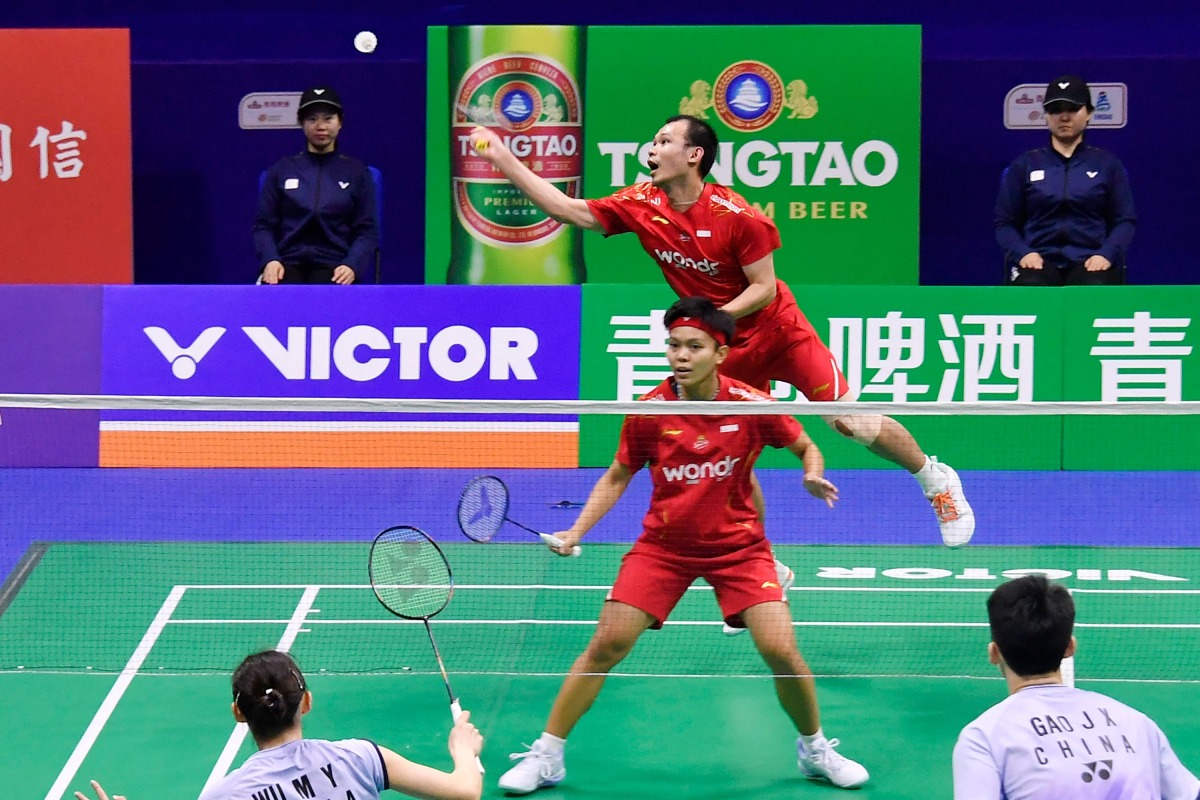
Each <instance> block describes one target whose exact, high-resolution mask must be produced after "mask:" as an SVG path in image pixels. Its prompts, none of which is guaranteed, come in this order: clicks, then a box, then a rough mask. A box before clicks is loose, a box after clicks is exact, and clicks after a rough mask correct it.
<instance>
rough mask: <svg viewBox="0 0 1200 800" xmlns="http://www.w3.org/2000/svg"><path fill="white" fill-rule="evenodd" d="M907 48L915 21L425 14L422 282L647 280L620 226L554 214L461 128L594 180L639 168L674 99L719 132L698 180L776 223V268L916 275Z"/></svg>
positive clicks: (894, 277) (915, 135)
mask: <svg viewBox="0 0 1200 800" xmlns="http://www.w3.org/2000/svg"><path fill="white" fill-rule="evenodd" d="M667 54H669V57H667ZM920 64H921V34H920V28H918V27H916V26H771V27H752V26H736V27H607V26H596V27H588V28H582V27H561V26H470V27H461V28H446V27H431V28H430V29H429V87H428V89H429V91H428V95H427V97H428V123H427V124H428V139H427V165H428V168H427V170H426V176H427V178H426V181H427V183H426V201H427V202H426V252H425V256H426V262H425V264H426V269H425V274H426V282H427V283H446V282H450V283H580V282H584V281H586V282H589V283H655V282H658V281H660V280H661V277H660V276H659V271H658V269H656V268H655V265H654V262H653V261H652V260H651V259H650V256H648V255H646V254H645V253H644V252H643V251H642V250H641V247H640V246H639V244H638V242H637V240H636V238H635V237H633V236H632V235H627V236H617V237H613V238H612V239H605V238H604V237H602V236H599V235H596V234H591V233H584V234H580V232H579V231H577V230H570V229H564V228H562V227H561V226H559V225H558V224H557V223H555V222H554V221H553V220H550V219H547V218H546V217H545V215H543V214H541V212H539V211H538V210H537V209H536V208H533V207H532V206H531V205H530V204H529V203H528V201H527V200H526V199H525V198H524V196H523V195H522V194H521V193H520V192H518V191H516V190H515V189H514V188H513V187H512V186H511V184H508V183H507V182H506V181H504V180H503V178H502V177H501V176H499V175H498V173H496V172H495V171H494V170H492V168H491V167H490V165H489V164H487V162H485V161H484V160H483V159H481V158H478V157H476V156H474V155H473V154H472V153H471V152H470V148H469V147H468V146H467V142H466V139H467V135H468V134H469V132H470V129H471V127H472V126H473V125H475V124H479V123H482V124H488V125H491V126H493V127H494V128H496V129H497V131H498V132H499V133H500V135H501V136H502V137H506V138H507V139H508V141H509V142H510V146H511V147H512V148H513V150H514V152H517V153H518V155H520V156H521V157H522V158H523V159H524V160H525V162H526V163H527V164H529V166H530V167H531V168H533V169H534V170H535V171H537V172H539V173H540V174H542V175H544V176H545V177H546V178H547V179H549V180H551V181H552V182H554V183H555V184H556V185H558V186H559V187H560V188H561V189H563V190H564V191H566V192H568V193H569V194H572V195H574V196H582V197H600V196H604V195H608V194H611V193H612V192H614V191H616V190H617V189H620V188H622V187H624V186H627V185H630V184H633V183H637V182H640V181H646V180H649V174H648V168H647V166H646V156H647V150H648V143H649V141H650V139H651V138H652V137H653V135H654V133H655V132H656V131H657V130H658V128H659V127H660V126H661V124H662V122H663V120H665V119H666V118H667V117H669V116H671V115H674V114H679V113H684V114H692V115H695V116H698V117H700V118H702V119H705V120H707V121H708V122H709V123H710V124H712V125H713V127H714V129H715V130H716V132H717V135H718V137H719V138H720V141H721V145H720V148H719V150H718V153H717V161H716V164H715V166H714V167H713V170H712V176H711V177H712V179H714V180H716V181H718V182H720V183H723V184H725V185H727V186H730V187H732V188H733V189H734V190H735V191H737V192H739V193H740V194H742V195H743V196H745V197H746V199H747V200H749V201H750V202H751V203H753V204H755V205H756V206H757V207H758V208H759V209H761V210H762V211H763V212H764V213H766V214H767V215H769V216H770V217H772V218H773V219H774V220H775V223H776V225H778V227H779V230H780V234H781V236H782V239H783V248H782V250H780V251H779V252H778V253H777V254H776V258H775V267H776V271H777V273H778V274H779V276H780V277H781V278H783V279H784V280H787V281H789V282H790V283H794V284H805V283H807V284H842V285H845V284H901V285H903V284H909V285H912V284H916V283H917V258H918V240H917V233H918V214H919V158H920V87H921V66H920ZM651 66H652V69H651Z"/></svg>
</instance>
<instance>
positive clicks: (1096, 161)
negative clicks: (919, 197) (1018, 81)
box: [996, 75, 1137, 286]
mask: <svg viewBox="0 0 1200 800" xmlns="http://www.w3.org/2000/svg"><path fill="white" fill-rule="evenodd" d="M1043 98H1044V99H1043V101H1042V108H1043V109H1044V111H1045V116H1046V124H1047V126H1048V127H1049V129H1050V143H1049V145H1048V146H1046V147H1041V148H1038V149H1036V150H1030V151H1029V152H1027V153H1024V154H1023V155H1021V156H1019V157H1018V158H1017V159H1016V161H1014V162H1013V163H1012V164H1011V165H1010V166H1009V167H1008V169H1007V170H1005V171H1004V176H1003V177H1002V178H1001V181H1000V196H999V197H998V198H997V199H996V241H998V242H999V243H1000V248H1001V250H1003V251H1004V259H1005V268H1006V270H1007V282H1008V283H1010V284H1014V285H1020V286H1066V285H1079V284H1119V283H1124V281H1125V252H1126V250H1127V249H1128V248H1129V242H1130V240H1131V239H1132V238H1133V230H1134V225H1135V223H1136V220H1137V217H1136V215H1135V213H1134V209H1133V194H1132V193H1131V192H1130V190H1129V178H1128V176H1127V175H1126V173H1125V167H1124V166H1123V165H1122V164H1121V161H1120V160H1119V159H1118V158H1117V157H1116V156H1114V155H1113V154H1112V153H1109V152H1108V151H1106V150H1101V149H1100V148H1098V147H1093V146H1091V145H1090V144H1087V143H1086V142H1085V141H1084V132H1085V131H1086V130H1087V125H1088V122H1089V121H1090V120H1091V118H1092V111H1093V110H1094V107H1093V105H1092V95H1091V90H1090V89H1089V88H1088V85H1087V84H1086V83H1085V82H1084V81H1083V79H1082V78H1080V77H1078V76H1076V75H1064V76H1062V77H1061V78H1058V79H1057V80H1055V81H1052V82H1051V83H1050V85H1049V86H1047V87H1046V93H1045V95H1044V96H1043Z"/></svg>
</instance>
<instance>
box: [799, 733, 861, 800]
mask: <svg viewBox="0 0 1200 800" xmlns="http://www.w3.org/2000/svg"><path fill="white" fill-rule="evenodd" d="M838 744H840V742H839V741H838V740H837V739H825V738H824V737H822V739H821V740H820V742H819V743H814V745H813V747H812V748H811V749H810V748H806V747H805V746H804V742H802V741H801V740H800V739H797V740H796V763H797V764H799V765H800V774H802V775H803V776H804V777H806V778H808V779H809V780H812V781H825V782H826V783H832V784H833V785H834V786H837V787H839V788H842V789H857V788H858V787H860V786H862V785H863V784H864V783H866V782H867V780H868V779H869V778H870V777H871V774H870V773H869V772H867V768H866V767H864V766H863V765H862V764H859V763H858V762H857V761H851V760H850V759H848V758H846V757H845V756H843V755H839V754H838V752H837V750H835V749H834V748H835V747H837V746H838Z"/></svg>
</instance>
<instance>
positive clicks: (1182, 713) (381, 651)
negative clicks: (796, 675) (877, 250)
mask: <svg viewBox="0 0 1200 800" xmlns="http://www.w3.org/2000/svg"><path fill="white" fill-rule="evenodd" d="M367 547H368V545H365V544H364V545H357V544H344V545H329V544H325V545H309V544H298V543H288V544H282V545H281V544H278V543H275V544H266V543H264V544H253V545H247V544H238V545H229V544H212V545H163V544H142V545H111V544H107V545H91V544H73V545H53V546H49V547H46V548H44V549H42V550H40V551H39V552H38V553H37V554H36V555H37V557H38V558H37V561H36V563H32V562H31V563H30V566H31V567H32V568H31V569H30V571H29V572H28V575H27V577H26V579H25V580H24V582H23V584H22V585H21V586H20V590H19V592H17V594H16V595H15V597H14V598H13V599H12V602H11V603H10V605H9V606H8V607H7V609H5V610H4V613H3V615H2V616H0V670H2V671H0V692H2V695H0V696H3V697H4V698H5V701H4V703H3V704H2V705H0V725H2V726H3V730H5V731H7V732H8V733H7V736H6V742H7V744H8V746H7V747H4V748H0V770H2V774H4V775H5V776H6V781H5V785H6V790H5V794H4V796H11V797H14V798H35V799H37V798H55V800H58V798H60V797H63V796H67V797H69V796H70V791H69V790H71V789H75V788H83V787H84V786H85V785H86V779H87V778H89V777H93V776H96V777H100V778H102V779H103V780H104V781H105V782H106V784H108V785H109V786H110V788H112V789H116V790H118V791H121V792H123V793H125V794H127V795H128V796H129V797H130V798H131V800H146V798H155V800H164V799H166V798H192V797H195V796H196V795H197V794H198V793H199V791H200V789H201V787H202V786H203V785H204V783H205V781H206V780H207V779H208V777H209V776H210V774H211V773H213V771H214V768H217V769H218V771H220V770H222V769H224V768H225V766H226V765H229V764H232V765H233V766H236V765H237V764H239V763H240V762H241V761H242V760H243V759H244V758H245V757H246V755H248V754H249V753H250V752H251V748H252V745H251V744H250V743H249V742H248V741H240V740H238V739H237V738H233V739H231V735H232V734H233V733H234V725H233V720H232V717H231V716H230V713H229V702H230V696H229V689H228V674H229V671H230V670H231V669H232V667H233V666H234V665H236V663H237V662H238V661H239V660H240V659H241V657H242V656H244V655H245V654H247V653H249V652H251V651H253V650H255V649H262V648H267V647H276V646H284V647H287V648H289V649H291V650H292V651H293V652H294V653H295V654H296V656H297V658H298V659H299V661H300V663H301V665H302V666H303V667H304V669H305V670H306V672H307V673H308V675H309V678H310V684H311V687H312V689H313V691H314V694H315V696H316V703H315V710H314V712H313V714H312V715H311V717H310V718H309V719H308V720H307V722H306V733H308V734H309V735H311V736H319V737H326V738H343V737H349V736H365V737H369V738H372V739H375V740H376V741H378V742H380V743H381V744H384V745H387V746H390V747H392V748H393V749H395V750H397V751H398V752H400V753H401V754H403V755H406V756H409V757H411V758H415V759H418V760H422V761H427V762H430V763H433V764H435V765H440V766H448V764H449V760H448V757H447V756H446V754H445V746H444V740H445V735H446V732H447V731H448V728H449V712H448V710H447V708H446V702H445V693H444V690H443V689H442V686H441V681H440V679H439V678H438V677H437V676H436V674H434V672H433V663H432V658H431V656H430V654H429V646H428V642H427V641H426V639H425V634H424V631H423V629H422V628H421V626H420V624H419V623H417V624H413V623H408V622H405V621H401V620H397V619H395V618H392V617H390V616H389V615H388V614H387V613H386V612H385V611H384V610H383V609H382V608H381V607H380V606H379V605H378V604H377V603H376V602H375V600H374V598H373V596H372V594H371V592H370V589H369V588H368V587H367V581H366V576H365V563H366V554H367ZM624 549H625V548H624V547H622V546H618V545H599V546H594V547H591V548H589V549H588V551H587V552H586V553H585V556H584V557H583V558H580V559H557V558H553V557H549V556H548V555H547V554H546V552H545V550H544V549H542V548H541V547H539V546H537V545H529V546H525V545H469V544H454V545H450V546H448V547H447V553H448V556H449V558H450V560H451V563H452V565H453V566H454V568H455V573H456V580H457V583H458V589H457V590H456V593H455V596H454V599H453V601H452V602H451V605H450V607H449V608H448V609H447V610H446V612H444V613H443V614H442V615H441V616H440V617H438V618H437V619H436V620H435V621H434V623H433V624H434V628H435V632H436V635H437V637H438V641H439V644H440V645H441V647H442V650H443V655H444V656H445V658H446V661H447V666H448V667H449V669H450V670H451V672H452V673H454V674H453V675H452V678H453V681H454V688H455V690H456V692H457V693H458V694H459V695H460V696H461V698H462V701H463V705H464V706H465V707H466V708H468V709H470V710H471V711H472V712H473V715H474V718H475V720H476V722H477V724H478V725H479V726H480V728H481V729H482V730H483V731H484V734H485V736H486V737H487V742H488V744H487V748H486V751H485V754H484V758H483V760H484V763H485V765H486V766H487V768H488V771H489V775H488V778H487V781H488V783H487V786H488V789H487V792H486V793H487V794H489V795H492V796H498V794H499V793H498V792H497V791H496V790H495V788H494V781H495V778H496V777H498V776H499V774H500V773H501V772H502V771H503V770H504V769H505V768H506V765H507V764H508V754H509V753H510V752H518V751H519V750H521V749H522V748H521V744H522V742H529V741H531V740H532V739H533V738H534V737H536V736H537V734H538V733H539V732H540V730H541V726H542V723H543V721H544V717H545V714H546V712H547V711H548V709H549V705H550V701H551V699H552V698H553V695H554V692H555V691H556V689H557V686H558V683H559V681H560V680H561V675H562V673H563V672H565V670H566V669H567V667H568V666H569V665H570V663H571V661H572V660H573V658H574V656H575V655H576V654H577V652H578V650H579V649H580V648H581V647H582V646H583V644H584V643H585V642H586V640H587V638H588V636H589V635H590V633H591V628H592V622H593V621H594V620H595V618H596V614H597V613H598V609H599V606H600V604H601V603H602V601H603V598H604V592H605V590H606V588H607V584H608V583H609V582H610V581H611V579H612V576H613V575H614V574H615V572H616V567H617V564H618V562H619V558H620V556H621V554H622V553H623V552H624ZM777 554H778V555H779V556H780V558H782V559H783V560H785V561H787V562H788V563H790V564H791V565H792V566H793V568H795V569H796V572H797V575H798V581H797V585H796V587H795V588H794V589H793V591H792V593H791V604H792V613H793V617H794V618H795V620H796V623H797V628H796V630H797V634H798V637H799V639H800V643H801V648H802V650H803V651H804V652H805V655H806V656H807V658H808V660H809V662H810V663H811V664H812V666H813V668H814V670H815V671H816V672H817V673H818V674H819V675H821V676H823V677H821V678H819V681H818V686H819V691H820V695H821V701H822V713H823V717H824V724H825V729H826V731H827V733H829V734H830V735H831V736H836V737H838V738H840V739H841V740H842V742H843V745H842V748H841V749H842V751H843V752H844V753H845V754H846V755H848V756H851V757H853V758H855V759H857V760H860V761H862V762H863V763H864V764H865V765H866V766H867V767H868V768H869V769H870V770H871V772H872V776H873V777H872V781H871V783H870V784H868V787H867V788H866V789H865V790H864V791H863V792H861V793H860V794H859V796H863V797H878V798H914V800H915V798H936V797H949V796H950V767H949V759H950V752H951V749H952V747H953V743H954V740H955V737H956V736H957V733H958V731H959V729H960V728H961V727H962V726H963V725H964V724H965V723H966V722H968V721H970V719H972V718H973V717H974V716H975V715H977V714H978V713H980V712H981V711H983V710H984V709H985V708H987V707H988V706H989V705H991V704H992V703H994V702H996V701H998V700H999V699H1001V697H1002V696H1003V692H1004V687H1003V684H1002V682H1000V681H999V679H998V678H996V677H995V673H994V671H993V669H992V668H991V667H990V666H988V665H987V663H986V661H985V660H984V648H985V646H986V643H987V640H988V637H987V630H986V625H985V622H984V605H983V604H984V600H985V598H986V596H987V592H989V591H990V590H991V589H992V588H994V586H995V585H997V584H998V583H999V582H1000V581H1001V580H1003V579H1004V577H1005V573H1006V572H1008V573H1009V575H1010V576H1011V575H1013V574H1016V572H1014V571H1019V570H1031V569H1037V570H1054V571H1055V572H1053V573H1052V574H1054V575H1055V576H1056V577H1057V578H1059V579H1061V580H1062V581H1063V582H1064V583H1066V584H1067V585H1068V586H1070V587H1071V588H1072V590H1073V591H1074V593H1075V596H1076V599H1077V602H1078V605H1079V622H1080V626H1079V629H1078V630H1077V636H1078V638H1079V641H1080V654H1079V656H1078V658H1077V659H1076V660H1075V663H1074V668H1075V671H1076V673H1077V676H1078V683H1079V685H1081V686H1084V687H1085V688H1092V689H1095V690H1098V691H1103V692H1105V693H1108V694H1111V695H1113V696H1115V697H1117V698H1118V699H1121V700H1123V701H1125V702H1129V703H1131V704H1133V705H1135V706H1136V707H1139V708H1141V709H1142V710H1144V711H1146V712H1147V713H1149V714H1150V715H1151V716H1152V717H1154V718H1155V719H1156V720H1157V721H1158V722H1159V724H1160V725H1161V726H1162V727H1163V729H1164V730H1165V731H1166V732H1167V735H1168V736H1169V737H1170V738H1171V740H1172V742H1173V744H1174V746H1175V748H1176V750H1177V751H1178V752H1179V754H1180V756H1181V758H1182V759H1183V761H1184V763H1185V764H1188V765H1189V766H1190V767H1191V768H1192V769H1193V770H1196V769H1200V726H1198V725H1197V724H1196V721H1195V715H1194V709H1195V708H1200V680H1198V679H1197V677H1196V674H1195V671H1194V664H1195V656H1196V654H1197V653H1200V613H1197V612H1200V591H1198V590H1195V589H1190V588H1188V587H1193V586H1195V585H1196V581H1197V579H1198V578H1200V555H1198V554H1197V553H1195V552H1194V551H1191V550H1164V549H1145V550H1140V549H1124V548H1123V549H1119V550H1113V549H1089V548H1053V547H1038V548H994V547H993V548H988V547H980V548H972V549H966V550H961V551H953V550H947V549H944V548H933V547H928V548H926V547H850V546H837V547H834V546H829V547H780V548H777ZM671 622H672V623H677V624H669V625H668V626H667V627H666V628H665V629H664V630H663V631H660V632H649V633H647V634H646V635H645V636H644V637H643V640H642V641H641V642H640V643H639V646H638V648H637V649H635V652H634V654H633V655H632V656H630V658H629V659H627V661H626V662H625V663H623V664H622V665H621V666H620V667H619V668H618V672H619V674H618V675H616V676H614V677H613V678H612V679H610V681H609V682H608V685H607V686H606V688H605V690H604V693H603V694H602V696H601V698H600V700H599V702H598V703H597V705H596V707H595V708H594V709H593V711H592V713H590V714H589V715H588V716H587V717H586V718H585V719H584V721H583V722H582V723H581V725H580V727H579V728H578V730H577V731H576V732H575V734H574V735H573V736H572V739H571V745H570V748H569V750H568V770H569V777H568V779H567V781H566V782H565V783H564V784H563V785H562V786H560V787H558V788H556V789H555V790H553V791H548V792H544V793H543V795H542V796H545V797H559V796H561V797H576V798H590V797H597V798H599V797H614V798H616V797H622V798H625V797H627V798H641V797H645V798H650V797H655V798H659V797H662V796H672V797H686V798H734V797H754V798H765V799H767V800H770V798H777V797H778V798H784V797H788V798H793V797H796V796H807V797H822V796H832V793H834V792H836V791H838V790H834V789H831V788H828V787H823V786H820V785H816V784H810V783H808V782H806V781H804V780H803V779H801V778H800V777H799V775H798V773H797V771H796V767H795V763H794V752H793V747H794V732H792V731H791V729H790V725H789V723H788V721H787V719H786V718H785V717H784V715H783V713H782V712H781V711H780V710H779V709H778V707H777V705H776V703H775V699H774V695H773V692H772V688H771V682H770V680H769V679H767V678H766V677H764V676H763V670H762V668H761V666H760V665H759V664H758V662H757V660H756V657H755V655H754V653H753V648H752V646H751V644H750V642H749V640H748V639H749V637H746V636H741V637H734V638H729V637H725V636H722V635H721V633H720V632H719V631H720V621H719V619H718V617H717V611H716V605H715V602H714V600H713V597H712V593H711V591H709V590H707V589H706V588H704V587H700V586H697V587H696V588H695V589H694V590H693V591H692V592H689V594H688V595H687V597H686V598H685V600H684V601H683V602H682V603H681V605H680V607H679V609H678V611H677V613H676V614H675V615H673V617H672V619H671ZM223 754H224V755H223Z"/></svg>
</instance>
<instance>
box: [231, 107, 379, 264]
mask: <svg viewBox="0 0 1200 800" xmlns="http://www.w3.org/2000/svg"><path fill="white" fill-rule="evenodd" d="M297 115H298V117H299V122H300V125H301V127H302V128H303V129H304V138H305V140H306V141H307V146H306V147H305V148H304V150H302V151H301V152H299V153H297V154H296V155H294V156H288V157H287V158H283V159H280V160H279V161H278V162H277V163H276V164H275V165H274V166H272V167H271V168H270V169H269V170H267V174H266V177H265V179H264V180H263V185H262V193H261V194H260V195H259V198H258V215H257V218H256V219H255V222H254V246H255V249H256V250H257V251H258V260H259V264H260V265H262V282H263V283H267V284H275V283H336V284H340V285H343V286H346V285H349V284H351V283H354V282H355V281H361V280H362V279H363V278H364V276H366V275H368V274H370V273H369V269H370V264H371V263H373V262H372V259H374V257H375V248H376V246H377V245H378V242H379V219H378V214H377V211H376V208H375V184H374V181H373V180H372V178H371V173H370V171H369V170H368V169H367V165H366V164H364V163H363V162H362V161H359V160H358V159H356V158H350V157H349V156H346V155H344V154H343V153H342V152H341V151H339V150H338V149H337V138H338V134H339V133H340V132H341V130H342V101H341V98H339V97H338V95H337V92H335V91H334V90H333V89H331V88H329V87H328V86H315V87H313V88H311V89H309V90H307V91H305V92H304V93H303V94H302V95H301V96H300V107H299V108H298V110H297Z"/></svg>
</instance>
